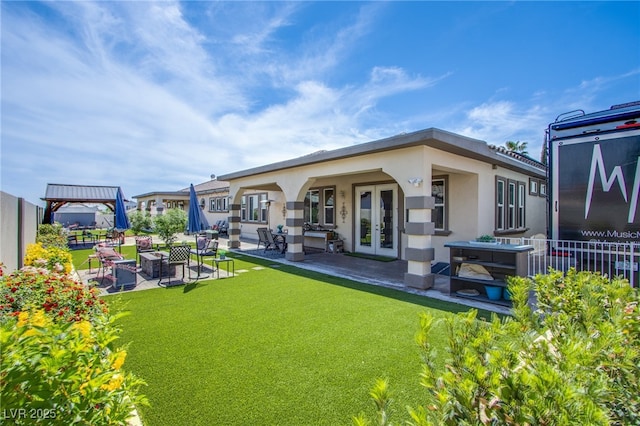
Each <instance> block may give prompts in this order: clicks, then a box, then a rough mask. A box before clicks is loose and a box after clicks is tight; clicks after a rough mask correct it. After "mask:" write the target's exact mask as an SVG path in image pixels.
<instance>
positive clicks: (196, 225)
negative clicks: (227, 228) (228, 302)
mask: <svg viewBox="0 0 640 426" xmlns="http://www.w3.org/2000/svg"><path fill="white" fill-rule="evenodd" d="M190 191H191V193H190V194H189V215H188V221H187V232H188V233H190V234H196V251H195V253H196V254H197V255H198V279H199V278H207V275H201V274H200V269H201V266H202V254H198V253H201V251H202V250H203V249H204V248H198V238H197V234H198V233H199V232H202V231H204V230H205V229H209V221H207V217H206V216H205V215H204V213H203V212H202V210H200V206H199V205H198V197H197V196H196V190H195V188H194V187H193V184H191V188H190ZM191 252H192V253H194V251H193V250H192V251H191Z"/></svg>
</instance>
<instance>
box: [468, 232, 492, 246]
mask: <svg viewBox="0 0 640 426" xmlns="http://www.w3.org/2000/svg"><path fill="white" fill-rule="evenodd" d="M469 242H470V243H471V244H478V245H485V244H486V245H494V244H498V243H497V242H496V239H495V237H494V236H493V235H489V234H485V235H481V236H479V237H478V238H476V239H475V240H474V241H469Z"/></svg>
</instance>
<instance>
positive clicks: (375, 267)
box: [79, 234, 510, 314]
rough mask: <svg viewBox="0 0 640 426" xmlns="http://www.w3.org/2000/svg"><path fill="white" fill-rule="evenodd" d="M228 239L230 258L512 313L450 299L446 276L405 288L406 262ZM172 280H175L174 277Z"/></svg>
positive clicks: (90, 278)
mask: <svg viewBox="0 0 640 426" xmlns="http://www.w3.org/2000/svg"><path fill="white" fill-rule="evenodd" d="M193 239H194V237H193V235H184V234H179V235H178V239H177V241H193ZM227 241H228V240H227V239H226V238H221V239H220V248H225V250H227V251H228V252H230V253H231V257H235V258H237V257H238V256H243V255H244V256H254V257H259V258H265V257H266V258H269V259H270V260H271V261H273V262H274V263H278V264H285V265H290V266H295V267H298V268H302V269H307V270H311V271H315V272H320V273H323V274H327V275H331V276H336V277H341V278H346V279H350V280H354V281H358V282H362V283H365V284H371V285H377V286H383V287H388V288H393V289H396V290H400V291H404V292H407V293H412V294H417V295H422V296H425V297H430V298H433V299H438V300H444V301H449V302H453V303H457V304H461V305H465V306H469V307H473V308H477V309H485V310H488V311H492V312H497V313H503V314H509V313H510V309H509V308H507V307H504V306H500V305H494V304H492V303H486V302H482V301H475V300H473V299H462V298H458V297H453V296H449V291H448V289H449V277H448V276H444V275H435V278H436V279H435V284H434V287H433V288H430V289H428V290H419V289H414V288H411V287H406V286H405V285H404V273H405V272H406V271H407V262H406V261H403V260H394V261H391V262H380V261H376V260H370V259H363V258H358V257H353V256H346V255H344V254H332V253H325V252H314V253H308V254H307V255H305V259H304V260H303V261H301V262H291V261H288V260H286V259H285V257H284V255H281V254H279V253H277V252H275V251H273V250H269V251H268V252H267V253H265V252H264V250H263V249H262V248H260V249H258V248H257V245H256V243H257V242H256V241H245V240H242V242H241V247H240V249H233V250H230V249H226V246H227ZM124 245H135V239H134V237H127V238H126V240H125V244H124ZM181 273H182V271H181V268H180V267H178V268H177V270H176V276H177V277H176V278H177V280H178V281H176V283H177V284H179V285H182V284H188V283H190V282H191V283H192V282H195V281H196V276H197V266H196V265H194V264H192V265H191V276H192V279H191V280H188V272H187V271H185V273H186V277H187V281H186V282H180V277H181ZM219 273H220V278H227V277H228V275H227V272H226V268H224V267H223V268H222V269H221V270H220V271H219ZM201 274H204V275H206V278H201V279H211V277H212V276H213V275H215V276H214V278H216V279H217V271H216V272H214V271H213V269H212V267H211V262H210V261H209V263H208V265H207V264H206V262H205V265H204V267H203V269H202V271H201ZM79 275H80V279H81V280H82V282H84V283H86V284H88V285H92V286H96V287H98V288H100V289H101V290H102V293H103V294H110V293H113V292H117V291H118V290H117V289H114V288H113V287H112V282H111V280H108V279H102V278H101V274H100V275H98V273H97V271H96V269H95V268H94V269H92V272H91V273H89V272H88V270H82V271H79ZM172 280H173V278H172ZM166 281H167V278H163V282H166ZM158 287H159V284H158V278H149V277H148V276H146V275H145V274H144V273H142V272H140V271H138V274H137V284H136V287H135V288H134V289H132V290H129V291H141V290H147V289H151V288H158Z"/></svg>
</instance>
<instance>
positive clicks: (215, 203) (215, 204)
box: [209, 197, 229, 212]
mask: <svg viewBox="0 0 640 426" xmlns="http://www.w3.org/2000/svg"><path fill="white" fill-rule="evenodd" d="M228 205H229V204H228V198H227V197H211V198H209V211H211V212H214V211H216V212H226V211H228Z"/></svg>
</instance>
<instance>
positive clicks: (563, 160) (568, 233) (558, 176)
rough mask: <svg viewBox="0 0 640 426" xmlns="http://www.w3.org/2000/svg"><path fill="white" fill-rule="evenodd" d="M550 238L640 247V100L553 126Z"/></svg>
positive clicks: (577, 114) (563, 117)
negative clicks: (634, 244)
mask: <svg viewBox="0 0 640 426" xmlns="http://www.w3.org/2000/svg"><path fill="white" fill-rule="evenodd" d="M548 152H549V157H548V158H549V161H548V165H549V168H548V170H549V171H548V173H549V219H550V221H549V226H550V230H549V231H550V232H549V237H550V238H551V239H554V240H574V241H593V242H620V243H640V212H639V211H638V204H639V202H640V197H639V196H640V161H638V159H639V157H640V101H638V102H632V103H628V104H623V105H614V106H612V107H611V108H610V109H608V110H605V111H599V112H595V113H592V114H585V113H584V111H582V110H578V111H572V112H570V113H565V114H562V115H560V116H558V118H556V120H555V121H554V122H553V123H551V124H550V125H549V129H548Z"/></svg>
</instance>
